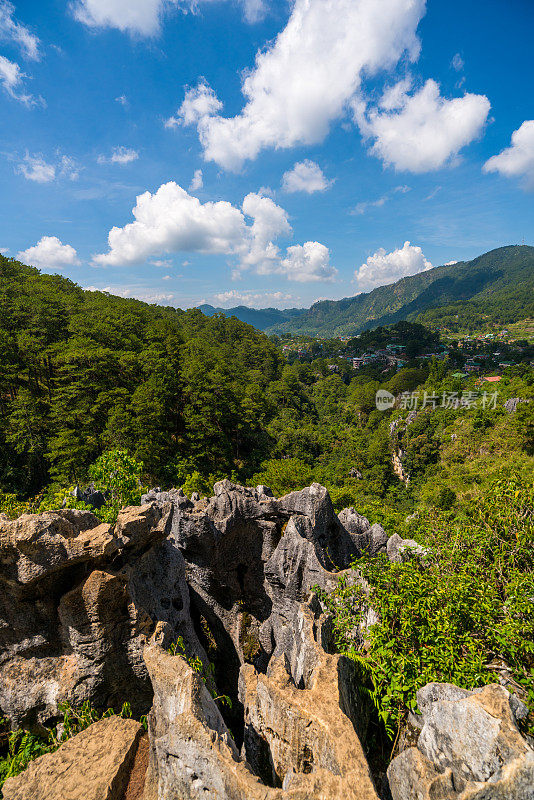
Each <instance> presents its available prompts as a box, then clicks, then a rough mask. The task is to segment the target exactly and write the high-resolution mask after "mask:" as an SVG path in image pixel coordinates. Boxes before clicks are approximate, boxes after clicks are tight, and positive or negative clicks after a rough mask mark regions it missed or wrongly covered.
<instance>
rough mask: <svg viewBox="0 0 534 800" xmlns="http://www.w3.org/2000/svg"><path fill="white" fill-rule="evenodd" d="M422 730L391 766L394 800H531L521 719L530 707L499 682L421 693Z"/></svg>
mask: <svg viewBox="0 0 534 800" xmlns="http://www.w3.org/2000/svg"><path fill="white" fill-rule="evenodd" d="M417 700H418V705H419V709H420V711H421V718H420V721H419V724H420V726H421V732H420V734H419V737H418V740H417V746H416V747H409V748H408V749H406V750H404V751H403V752H402V753H401V754H400V755H399V756H397V757H396V758H395V759H394V760H393V761H392V763H391V764H390V766H389V769H388V778H389V784H390V788H391V793H392V796H393V800H404V798H407V797H414V798H417V799H418V800H419V798H421V800H423V799H424V800H426V798H428V800H430V798H438V800H475V799H476V800H501V798H502V800H504V798H507V799H508V800H532V798H534V751H533V750H532V749H531V748H530V747H529V745H528V744H527V742H526V740H525V739H524V738H523V737H522V736H521V734H520V732H519V729H518V727H517V720H518V719H520V718H522V717H524V716H525V712H526V707H525V706H524V705H523V704H522V703H521V702H520V701H519V700H518V699H517V698H515V697H513V696H512V695H510V694H509V693H508V692H507V691H506V689H503V687H502V686H499V685H498V684H492V685H490V686H485V687H484V688H482V689H475V690H474V691H467V690H465V689H460V688H459V687H457V686H452V685H450V684H439V683H431V684H427V686H425V687H423V688H422V689H420V690H419V692H418V693H417Z"/></svg>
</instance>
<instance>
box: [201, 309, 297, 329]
mask: <svg viewBox="0 0 534 800" xmlns="http://www.w3.org/2000/svg"><path fill="white" fill-rule="evenodd" d="M198 308H199V310H200V311H202V313H203V314H205V315H206V316H207V317H213V315H214V314H224V316H225V317H237V319H239V320H241V322H246V323H248V324H249V325H252V326H253V327H254V328H257V329H258V330H260V331H264V330H266V329H267V328H270V327H272V326H273V325H280V324H282V323H285V322H289V321H290V320H292V319H294V318H295V317H298V316H300V315H301V314H306V313H307V309H305V308H286V309H284V310H283V311H280V309H278V308H261V309H256V308H249V307H248V306H235V307H234V308H216V307H215V306H210V305H208V304H204V305H202V306H198Z"/></svg>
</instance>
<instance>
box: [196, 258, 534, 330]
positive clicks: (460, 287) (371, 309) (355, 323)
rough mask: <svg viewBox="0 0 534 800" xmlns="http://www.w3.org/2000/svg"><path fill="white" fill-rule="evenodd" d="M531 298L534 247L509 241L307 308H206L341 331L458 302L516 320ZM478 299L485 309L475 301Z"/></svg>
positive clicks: (257, 321)
mask: <svg viewBox="0 0 534 800" xmlns="http://www.w3.org/2000/svg"><path fill="white" fill-rule="evenodd" d="M532 297H534V247H531V246H529V245H508V246H505V247H499V248H496V249H494V250H490V251H488V252H487V253H483V254H482V255H480V256H477V258H475V259H472V260H471V261H459V262H457V263H456V264H444V265H442V266H438V267H433V268H432V269H430V270H426V271H425V272H419V273H417V274H416V275H410V276H407V277H404V278H401V279H400V280H398V281H396V282H395V283H391V284H387V285H386V286H379V287H377V288H375V289H373V290H372V291H370V292H364V293H362V294H359V295H355V296H353V297H346V298H343V299H341V300H320V301H317V302H316V303H314V304H313V305H312V306H311V307H310V308H309V309H281V310H279V309H250V308H249V307H247V306H237V307H235V308H231V309H215V308H214V307H213V306H209V307H207V308H209V309H210V311H211V309H213V310H212V311H211V313H209V314H208V316H211V314H213V313H223V314H224V315H225V316H236V317H237V318H238V319H240V320H242V321H243V322H248V323H249V324H251V325H254V326H255V327H258V328H259V329H260V330H263V331H264V332H265V333H268V334H273V333H276V334H281V333H295V334H308V335H323V336H342V335H348V334H358V333H361V332H362V331H363V330H366V329H368V328H375V327H378V326H380V325H391V324H394V323H395V322H399V321H401V320H406V319H409V320H410V321H414V320H418V321H419V317H420V315H423V314H424V315H425V318H426V321H427V323H428V322H431V318H430V319H429V316H428V315H429V313H430V317H432V313H431V312H432V311H433V310H436V311H437V310H440V312H443V309H446V308H447V307H449V306H451V307H452V306H453V305H455V304H463V305H464V306H465V307H466V308H467V310H468V311H469V312H472V313H473V314H475V313H479V314H482V313H484V312H485V311H491V310H492V309H493V310H495V311H499V310H500V309H501V307H502V311H503V314H504V318H505V321H507V322H512V321H515V320H516V319H521V318H525V317H527V316H532V315H534V304H533V302H532ZM480 303H482V304H483V306H482V307H481V308H479V306H478V305H477V304H480ZM466 304H467V305H466ZM204 308H206V306H201V307H200V310H201V311H203V309H204ZM204 313H205V312H204ZM270 320H273V321H272V322H270V324H268V323H269V321H270Z"/></svg>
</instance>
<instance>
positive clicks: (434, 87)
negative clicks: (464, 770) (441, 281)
mask: <svg viewBox="0 0 534 800" xmlns="http://www.w3.org/2000/svg"><path fill="white" fill-rule="evenodd" d="M532 30H534V6H533V4H532V3H531V2H530V0H472V2H470V3H465V0H462V2H460V0H427V2H426V3H425V1H424V0H294V2H292V3H287V2H277V1H275V2H273V3H267V2H266V0H263V2H262V0H197V1H196V2H194V3H191V2H189V0H74V2H67V0H40V1H38V0H19V2H18V3H16V2H15V3H10V2H6V0H0V118H1V123H2V124H1V129H0V137H1V143H0V181H1V186H2V191H1V193H0V250H1V251H2V252H4V253H6V254H8V255H10V256H15V257H19V258H20V259H21V260H24V261H26V262H27V263H32V264H34V265H35V266H38V267H39V268H40V269H42V270H43V271H46V272H60V273H61V274H64V275H66V276H68V277H69V278H72V279H73V280H75V281H77V282H78V283H80V284H81V285H82V286H84V287H94V288H98V289H106V290H108V291H111V292H113V293H115V294H122V295H125V296H135V297H140V298H142V299H146V300H148V301H150V302H163V303H171V304H173V305H176V306H180V307H190V306H193V305H197V304H199V303H201V302H209V303H212V304H213V305H223V306H231V305H237V304H239V303H244V304H247V305H253V306H256V307H265V306H272V305H274V306H278V307H288V306H294V305H296V306H302V305H310V304H311V303H312V302H314V301H315V300H316V299H318V298H324V297H330V298H339V297H344V296H348V295H354V294H357V293H358V292H360V291H368V290H370V289H372V288H373V287H374V286H378V285H382V284H386V283H391V282H393V281H394V280H397V279H398V278H399V277H402V276H403V275H409V274H414V273H415V272H418V271H420V270H423V269H429V268H430V267H431V266H437V265H439V264H443V263H447V262H449V261H455V260H467V259H470V258H473V257H475V256H476V255H479V254H480V253H482V252H485V251H487V250H490V249H492V248H494V247H498V246H501V245H505V244H513V243H521V242H522V241H523V239H524V240H525V242H526V243H530V244H532V243H533V242H532V233H531V232H532V230H533V223H534V203H533V200H534V194H533V189H534V105H533V97H532V78H533V76H534V50H533V49H532V46H531V36H532Z"/></svg>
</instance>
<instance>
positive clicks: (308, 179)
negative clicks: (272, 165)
mask: <svg viewBox="0 0 534 800" xmlns="http://www.w3.org/2000/svg"><path fill="white" fill-rule="evenodd" d="M332 183H333V181H332V180H328V178H327V177H326V175H325V174H324V172H323V171H322V169H321V167H320V166H319V164H316V163H315V161H310V160H309V159H307V158H306V159H305V160H304V161H299V162H298V163H297V164H295V166H294V167H293V169H291V170H288V172H284V175H283V178H282V186H283V188H284V191H286V192H307V193H308V194H313V192H324V191H326V189H328V188H329V187H330V186H331V185H332Z"/></svg>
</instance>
